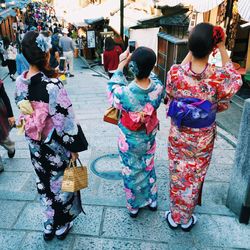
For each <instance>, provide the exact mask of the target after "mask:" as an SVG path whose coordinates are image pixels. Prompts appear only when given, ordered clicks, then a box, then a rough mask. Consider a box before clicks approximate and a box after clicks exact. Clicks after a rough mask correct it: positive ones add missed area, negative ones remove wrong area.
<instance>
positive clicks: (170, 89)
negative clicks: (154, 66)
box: [165, 65, 178, 99]
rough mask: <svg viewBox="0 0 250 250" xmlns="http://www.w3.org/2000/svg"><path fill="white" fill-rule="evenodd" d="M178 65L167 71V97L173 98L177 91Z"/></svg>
mask: <svg viewBox="0 0 250 250" xmlns="http://www.w3.org/2000/svg"><path fill="white" fill-rule="evenodd" d="M177 73H178V65H173V66H172V67H171V68H170V70H169V71H168V73H167V80H166V97H165V99H166V98H170V99H172V98H173V97H174V92H175V80H176V78H177Z"/></svg>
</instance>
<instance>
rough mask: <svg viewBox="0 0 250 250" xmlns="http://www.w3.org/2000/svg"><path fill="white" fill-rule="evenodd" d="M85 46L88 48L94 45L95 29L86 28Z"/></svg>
mask: <svg viewBox="0 0 250 250" xmlns="http://www.w3.org/2000/svg"><path fill="white" fill-rule="evenodd" d="M87 46H88V48H89V49H90V48H95V47H96V41H95V31H94V30H87Z"/></svg>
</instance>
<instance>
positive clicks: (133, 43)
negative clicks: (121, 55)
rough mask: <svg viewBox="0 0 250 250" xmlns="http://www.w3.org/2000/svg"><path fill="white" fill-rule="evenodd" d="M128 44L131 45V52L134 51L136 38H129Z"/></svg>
mask: <svg viewBox="0 0 250 250" xmlns="http://www.w3.org/2000/svg"><path fill="white" fill-rule="evenodd" d="M128 46H129V53H133V51H134V50H135V40H129V41H128Z"/></svg>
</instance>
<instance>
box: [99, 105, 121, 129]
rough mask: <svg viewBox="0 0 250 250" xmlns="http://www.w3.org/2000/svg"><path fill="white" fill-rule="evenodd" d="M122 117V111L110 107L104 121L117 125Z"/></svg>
mask: <svg viewBox="0 0 250 250" xmlns="http://www.w3.org/2000/svg"><path fill="white" fill-rule="evenodd" d="M120 116H121V111H120V110H119V109H116V108H114V107H110V108H108V109H107V110H106V111H105V114H104V117H103V120H104V121H105V122H108V123H111V124H115V125H117V124H118V122H119V119H120Z"/></svg>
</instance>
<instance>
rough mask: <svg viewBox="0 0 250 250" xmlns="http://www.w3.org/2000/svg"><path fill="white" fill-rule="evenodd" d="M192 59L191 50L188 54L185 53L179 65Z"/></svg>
mask: <svg viewBox="0 0 250 250" xmlns="http://www.w3.org/2000/svg"><path fill="white" fill-rule="evenodd" d="M191 60H192V52H191V51H189V52H188V54H187V55H186V57H185V58H184V59H183V61H182V63H181V65H185V64H187V63H189V62H190V61H191Z"/></svg>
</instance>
